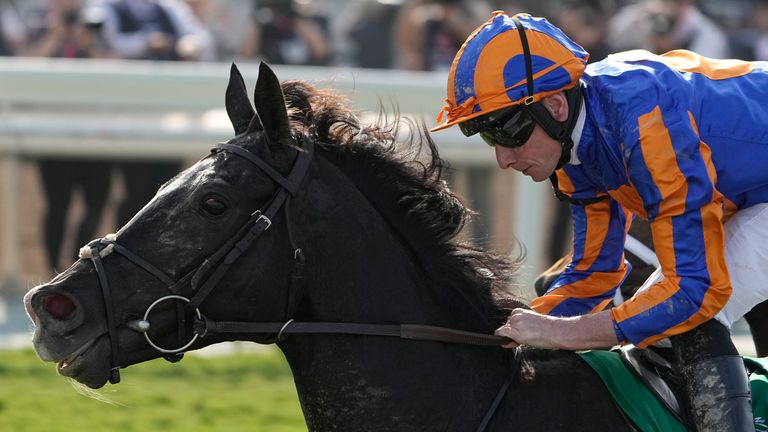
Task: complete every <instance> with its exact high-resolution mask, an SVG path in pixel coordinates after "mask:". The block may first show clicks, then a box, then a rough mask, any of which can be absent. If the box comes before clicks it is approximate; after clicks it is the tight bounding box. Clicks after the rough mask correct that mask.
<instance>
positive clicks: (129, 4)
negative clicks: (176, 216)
mask: <svg viewBox="0 0 768 432" xmlns="http://www.w3.org/2000/svg"><path fill="white" fill-rule="evenodd" d="M102 8H103V10H104V12H105V15H104V16H105V20H104V35H105V36H106V38H107V40H109V41H110V43H111V45H112V46H113V47H114V48H115V50H116V51H117V53H118V55H119V56H120V57H122V58H125V59H143V60H182V59H195V58H196V57H197V56H198V55H199V53H200V52H202V48H200V50H195V49H193V48H190V47H189V46H187V47H184V46H183V45H184V44H183V43H182V44H181V45H179V41H182V40H184V38H185V37H194V35H195V28H196V26H195V19H194V16H193V15H192V13H191V12H190V11H189V8H188V6H187V5H186V4H184V3H181V2H178V1H158V0H113V1H109V2H107V3H104V4H103V5H102ZM180 46H181V47H182V48H181V49H179V47H180ZM116 167H117V169H118V170H119V171H120V172H121V173H122V176H123V181H124V184H125V196H124V198H123V202H122V203H120V205H119V207H118V209H117V222H118V224H119V225H124V224H125V223H127V222H128V221H129V220H130V219H131V218H132V217H133V215H134V214H136V213H137V212H138V211H139V210H141V208H142V207H144V205H145V204H146V203H147V202H148V201H149V200H151V199H152V197H153V196H154V195H155V192H156V191H157V189H158V187H159V186H160V185H161V184H163V183H164V182H165V181H166V180H168V179H170V178H171V177H173V176H174V175H175V174H176V173H177V172H179V170H180V169H181V162H180V161H178V160H172V161H150V160H146V159H144V158H142V157H141V155H137V157H136V159H133V160H122V161H119V162H117V163H116Z"/></svg>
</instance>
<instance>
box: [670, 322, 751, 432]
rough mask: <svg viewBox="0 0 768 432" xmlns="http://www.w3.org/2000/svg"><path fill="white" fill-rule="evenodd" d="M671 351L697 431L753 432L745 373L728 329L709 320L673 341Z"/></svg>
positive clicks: (749, 395)
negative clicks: (673, 353) (672, 351)
mask: <svg viewBox="0 0 768 432" xmlns="http://www.w3.org/2000/svg"><path fill="white" fill-rule="evenodd" d="M672 347H673V350H674V352H675V357H676V360H677V364H678V368H679V369H680V374H681V376H682V378H683V382H684V387H685V391H686V393H687V395H688V401H687V402H688V409H689V411H690V414H691V419H692V421H693V423H694V424H695V425H696V428H697V430H698V431H699V432H710V431H711V432H749V431H754V430H755V423H754V419H753V417H752V397H751V394H750V391H749V382H748V380H747V372H746V369H745V368H744V363H743V361H742V359H741V357H740V356H739V355H738V352H737V351H736V348H735V347H734V346H733V342H732V341H731V337H730V332H729V331H728V329H727V328H726V327H725V326H723V325H722V324H720V323H718V322H717V321H715V320H710V321H708V322H706V323H704V324H702V325H701V326H699V327H697V328H695V329H693V330H691V331H689V332H688V333H685V334H682V335H678V336H675V337H673V338H672Z"/></svg>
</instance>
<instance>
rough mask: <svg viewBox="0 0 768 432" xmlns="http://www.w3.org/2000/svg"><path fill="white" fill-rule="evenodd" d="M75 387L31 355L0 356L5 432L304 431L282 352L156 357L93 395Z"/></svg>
mask: <svg viewBox="0 0 768 432" xmlns="http://www.w3.org/2000/svg"><path fill="white" fill-rule="evenodd" d="M75 387H76V386H73V384H72V381H70V380H67V379H65V378H62V377H60V376H59V375H58V374H57V373H56V371H55V369H54V366H53V365H52V364H48V363H43V362H41V361H40V360H39V359H38V358H37V357H36V356H35V354H34V353H33V352H32V351H30V350H21V351H0V431H9V432H10V431H13V432H26V431H29V432H42V431H45V432H74V431H84V432H101V431H105V432H106V431H110V432H112V431H116V432H134V431H135V432H155V431H163V432H172V431H179V432H181V431H184V432H198V431H199V432H202V431H206V432H210V431H216V432H218V431H274V432H293V431H306V426H305V424H304V419H303V418H302V416H301V411H300V408H299V402H298V398H297V396H296V390H295V388H294V385H293V378H292V377H291V373H290V370H289V369H288V365H287V364H286V362H285V359H284V358H283V357H282V354H281V353H280V352H279V351H277V350H268V351H265V352H257V353H247V354H232V355H226V356H220V357H213V358H202V357H198V356H192V355H187V356H186V358H185V359H184V360H183V361H182V362H180V363H176V364H170V363H167V362H165V361H164V360H155V361H151V362H147V363H144V364H140V365H135V366H131V367H130V368H127V369H124V370H123V371H122V382H121V383H120V384H118V385H116V386H110V385H107V386H106V387H105V388H104V389H101V390H99V391H97V392H96V393H95V395H91V396H87V395H84V394H81V392H79V391H78V389H77V388H75ZM94 396H95V397H94Z"/></svg>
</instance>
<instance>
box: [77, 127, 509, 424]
mask: <svg viewBox="0 0 768 432" xmlns="http://www.w3.org/2000/svg"><path fill="white" fill-rule="evenodd" d="M301 142H302V143H303V146H302V147H301V148H300V149H299V150H298V152H297V156H296V159H295V160H294V163H293V166H292V168H291V171H290V172H289V174H288V176H287V177H283V176H282V175H281V174H280V173H279V172H277V171H276V170H275V169H274V168H272V167H271V166H270V165H269V164H267V163H266V162H264V161H263V160H262V159H260V158H259V157H258V156H256V155H255V154H253V153H252V152H250V151H248V150H246V149H245V148H243V147H240V146H237V145H235V144H230V143H219V144H217V145H215V146H214V147H213V148H212V149H211V153H212V154H216V153H220V152H223V151H226V152H230V153H232V154H234V155H237V156H239V157H241V158H243V159H245V160H247V161H248V162H250V163H252V164H253V165H255V166H256V167H258V168H259V169H260V170H261V171H262V172H263V173H265V174H266V175H267V176H269V177H270V178H271V179H272V180H273V181H274V182H275V183H277V185H278V186H279V187H278V188H277V190H276V192H275V194H274V195H273V197H272V199H271V200H270V201H269V202H268V203H267V205H266V206H265V207H264V208H265V209H264V210H263V211H262V210H261V209H260V210H256V211H255V212H253V213H252V214H251V215H250V217H249V219H248V221H247V222H246V223H245V224H244V225H243V226H242V227H241V228H240V229H239V230H238V231H237V232H236V233H235V235H233V236H232V237H230V239H229V240H227V241H226V242H225V243H224V244H223V245H222V246H221V247H220V248H219V249H218V250H216V251H215V252H214V253H213V254H211V255H209V256H208V257H207V258H206V259H205V260H204V261H203V262H202V264H200V265H199V266H198V267H197V268H195V269H193V270H192V271H190V272H189V273H187V274H186V275H184V276H183V277H181V278H180V279H178V280H174V279H173V278H171V277H170V276H168V275H167V274H166V273H165V272H164V271H162V270H160V269H159V268H157V267H156V266H154V265H152V264H151V263H149V262H148V261H146V260H144V259H143V258H141V257H140V256H138V255H137V254H135V253H133V252H131V251H130V250H129V249H127V248H126V247H124V246H122V245H120V244H119V243H118V242H117V238H116V236H115V235H114V234H110V235H108V236H106V237H104V238H101V239H96V240H93V241H91V242H90V243H88V245H86V246H85V247H83V248H81V250H80V258H82V259H90V260H91V261H92V262H93V264H94V268H95V270H96V273H97V275H98V279H99V285H100V286H101V291H102V295H103V300H104V308H105V314H106V321H107V332H106V333H107V334H108V337H109V340H110V348H111V369H110V376H109V382H110V383H112V384H116V383H118V382H120V360H121V355H120V354H121V353H120V348H119V346H118V338H117V327H118V325H119V324H118V323H117V321H116V318H115V309H114V304H113V300H112V290H111V286H110V282H109V277H108V276H107V273H106V270H105V268H104V264H103V262H102V259H103V258H104V257H106V256H107V255H109V254H111V253H113V252H114V253H118V254H120V255H122V256H123V257H124V258H126V259H127V260H128V261H130V262H132V263H133V264H135V265H137V266H138V267H140V268H142V269H144V270H145V271H147V272H148V273H150V274H152V275H153V276H155V277H156V278H157V279H158V280H160V281H161V282H162V283H164V284H165V285H166V287H167V289H168V290H169V291H170V294H169V295H166V296H163V297H160V298H158V299H157V300H155V301H154V302H152V303H151V304H150V305H149V306H148V307H147V309H146V311H145V313H144V316H143V318H142V319H140V320H133V321H129V322H126V323H124V325H125V326H126V327H128V328H130V329H131V330H134V331H136V332H139V333H142V334H143V335H144V338H145V339H146V341H147V343H148V344H149V345H150V346H151V347H152V348H153V349H155V350H156V351H158V352H160V353H161V354H163V356H164V357H165V358H166V359H167V360H169V361H178V360H180V359H181V356H183V353H184V352H185V351H186V350H187V349H189V348H190V347H191V346H192V345H193V344H194V343H195V342H196V341H197V340H198V338H204V337H210V336H212V335H215V334H227V333H229V334H232V333H237V334H272V335H276V336H275V338H274V340H272V342H278V341H280V340H281V338H282V337H283V335H286V334H353V335H369V336H389V337H399V338H402V339H412V340H429V341H439V342H449V343H462V344H472V345H485V346H499V345H504V344H507V343H509V342H510V340H509V339H508V338H506V337H501V336H494V335H487V334H480V333H473V332H467V331H462V330H455V329H450V328H443V327H435V326H427V325H415V324H399V325H385V324H360V323H332V322H295V321H294V320H293V319H292V316H293V313H294V312H295V309H296V306H297V304H298V302H299V299H300V298H301V295H302V294H303V269H304V263H305V260H304V254H303V251H302V250H301V249H300V248H297V247H295V244H294V241H293V235H292V234H291V230H290V226H288V237H289V240H290V242H291V247H292V248H293V250H294V265H293V270H292V273H291V286H290V287H289V289H288V293H287V297H288V299H287V301H286V319H285V320H284V321H283V322H232V321H213V320H211V319H209V318H208V317H206V316H205V315H204V314H203V313H202V312H200V309H199V307H200V305H201V303H202V302H203V301H204V300H205V298H206V297H207V296H208V295H209V294H210V293H211V291H212V290H213V289H214V288H215V287H216V286H217V285H218V283H219V281H220V280H221V278H222V277H223V276H224V275H225V274H226V273H227V271H228V270H229V269H230V267H231V266H232V265H233V264H234V263H235V262H236V261H237V260H238V259H239V258H240V257H241V256H242V255H243V253H245V252H246V250H247V249H248V248H249V246H250V245H251V244H252V243H253V242H254V241H255V240H256V239H257V238H258V237H259V236H260V235H261V234H263V233H264V232H265V231H266V230H267V229H268V228H269V227H270V226H271V225H272V220H274V218H275V216H276V215H277V212H278V211H279V210H280V209H281V208H285V212H286V219H288V217H287V216H288V206H287V203H288V201H289V199H290V197H292V196H295V195H296V193H297V192H298V190H299V187H300V186H301V184H302V182H303V181H304V178H305V177H306V175H307V172H308V170H309V165H310V163H311V161H312V157H313V154H314V142H313V141H312V140H310V139H307V138H305V137H302V138H301ZM187 285H189V286H190V289H191V294H190V295H183V293H182V288H184V287H186V286H187ZM165 301H175V302H176V315H177V321H178V331H177V337H178V344H179V347H178V348H163V347H160V346H159V345H157V343H155V341H153V340H152V339H151V338H150V337H149V334H148V331H149V329H150V327H151V323H150V321H149V314H150V312H151V311H152V310H153V309H154V308H155V307H156V306H157V305H159V304H160V303H163V302H165ZM185 308H186V309H191V310H193V311H194V315H193V316H194V318H193V319H194V323H193V325H192V329H193V335H192V337H191V338H190V339H189V340H185V334H184V333H185V328H186V322H185ZM521 357H522V356H521V354H520V349H519V347H518V348H517V349H516V350H515V351H514V356H513V361H512V368H511V373H510V376H509V378H508V379H507V380H506V381H505V382H504V383H503V385H502V387H501V389H500V390H499V392H498V393H497V395H496V398H495V399H494V401H493V403H492V404H491V408H490V409H489V411H488V412H487V413H486V415H485V417H484V418H483V420H482V422H481V424H480V427H479V428H478V429H477V430H478V431H483V430H484V429H485V428H486V426H487V425H488V423H489V422H490V420H491V418H492V416H493V414H494V413H495V411H496V408H497V407H498V405H499V404H500V402H501V400H502V399H503V397H504V395H505V394H506V391H507V389H508V388H509V386H510V384H511V383H512V381H513V379H514V377H515V375H516V371H517V369H518V366H519V363H520V361H521Z"/></svg>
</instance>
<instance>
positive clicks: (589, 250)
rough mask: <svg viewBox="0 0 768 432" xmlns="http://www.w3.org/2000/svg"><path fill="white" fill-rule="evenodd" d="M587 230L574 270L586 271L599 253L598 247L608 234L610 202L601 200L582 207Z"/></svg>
mask: <svg viewBox="0 0 768 432" xmlns="http://www.w3.org/2000/svg"><path fill="white" fill-rule="evenodd" d="M584 213H585V215H586V225H587V232H586V235H585V238H584V251H583V252H582V258H581V260H580V261H579V264H578V265H577V266H576V267H574V270H579V271H586V270H587V269H588V268H590V267H591V266H592V264H594V262H595V260H596V259H597V257H598V256H599V255H600V249H601V248H602V247H603V243H605V237H606V236H607V235H608V227H609V226H610V223H611V203H610V201H602V202H599V203H594V204H592V205H588V206H585V207H584Z"/></svg>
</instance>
